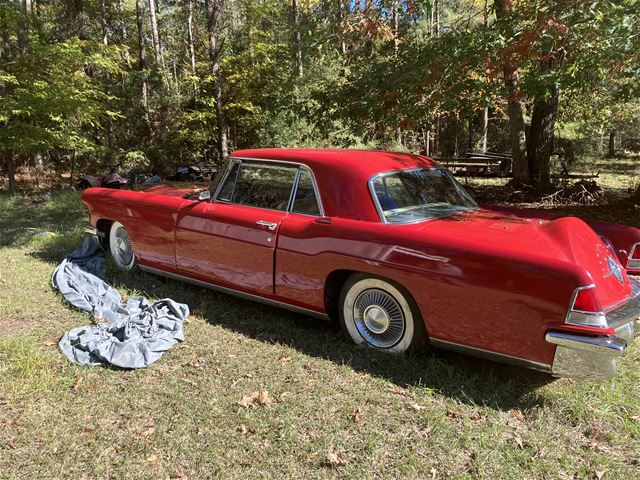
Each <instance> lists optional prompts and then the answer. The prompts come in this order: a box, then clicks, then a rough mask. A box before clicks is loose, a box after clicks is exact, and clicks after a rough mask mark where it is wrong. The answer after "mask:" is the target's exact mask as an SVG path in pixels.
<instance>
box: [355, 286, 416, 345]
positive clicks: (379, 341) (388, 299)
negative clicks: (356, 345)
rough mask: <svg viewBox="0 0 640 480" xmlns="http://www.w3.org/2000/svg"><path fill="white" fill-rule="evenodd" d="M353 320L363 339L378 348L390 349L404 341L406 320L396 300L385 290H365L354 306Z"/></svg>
mask: <svg viewBox="0 0 640 480" xmlns="http://www.w3.org/2000/svg"><path fill="white" fill-rule="evenodd" d="M353 318H354V322H355V325H356V328H357V329H358V332H359V333H360V335H362V338H364V339H365V340H366V341H367V342H368V343H369V344H371V345H373V346H374V347H378V348H389V347H392V346H394V345H395V344H396V343H398V342H399V341H400V339H402V336H403V335H404V330H405V318H404V314H403V312H402V308H401V307H400V305H399V304H398V302H397V301H396V299H395V298H393V297H392V296H391V295H390V294H388V293H387V292H385V291H384V290H379V289H377V288H372V289H369V290H365V291H364V292H362V293H361V294H360V295H358V297H357V298H356V300H355V302H354V305H353Z"/></svg>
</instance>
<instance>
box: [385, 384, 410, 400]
mask: <svg viewBox="0 0 640 480" xmlns="http://www.w3.org/2000/svg"><path fill="white" fill-rule="evenodd" d="M387 388H388V389H389V391H390V392H392V393H395V394H397V395H402V396H403V397H410V396H411V394H410V393H409V392H407V390H406V389H404V388H402V387H399V386H398V385H395V384H393V383H390V384H389V385H388V387H387Z"/></svg>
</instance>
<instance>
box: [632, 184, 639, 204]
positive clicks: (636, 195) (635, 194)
mask: <svg viewBox="0 0 640 480" xmlns="http://www.w3.org/2000/svg"><path fill="white" fill-rule="evenodd" d="M633 199H634V200H635V201H636V202H640V185H638V189H637V190H636V193H634V194H633Z"/></svg>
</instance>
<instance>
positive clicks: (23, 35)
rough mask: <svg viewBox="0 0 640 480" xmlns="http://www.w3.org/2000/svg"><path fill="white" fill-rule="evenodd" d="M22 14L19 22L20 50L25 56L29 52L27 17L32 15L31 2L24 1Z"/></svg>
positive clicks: (29, 0)
mask: <svg viewBox="0 0 640 480" xmlns="http://www.w3.org/2000/svg"><path fill="white" fill-rule="evenodd" d="M20 3H21V9H22V12H21V13H22V14H21V15H20V19H19V21H18V50H20V53H21V54H22V55H24V54H25V53H26V52H27V17H28V16H29V15H30V14H31V0H22V1H21V2H20Z"/></svg>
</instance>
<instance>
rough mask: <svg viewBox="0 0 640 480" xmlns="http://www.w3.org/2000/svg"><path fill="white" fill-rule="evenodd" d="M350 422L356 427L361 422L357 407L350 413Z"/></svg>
mask: <svg viewBox="0 0 640 480" xmlns="http://www.w3.org/2000/svg"><path fill="white" fill-rule="evenodd" d="M351 420H353V423H355V424H356V425H359V424H360V423H361V422H362V412H360V409H359V408H358V407H356V408H354V409H353V410H352V411H351Z"/></svg>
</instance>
